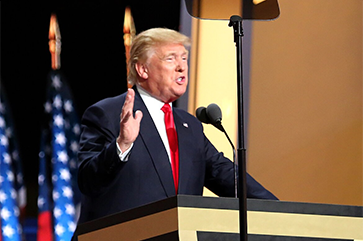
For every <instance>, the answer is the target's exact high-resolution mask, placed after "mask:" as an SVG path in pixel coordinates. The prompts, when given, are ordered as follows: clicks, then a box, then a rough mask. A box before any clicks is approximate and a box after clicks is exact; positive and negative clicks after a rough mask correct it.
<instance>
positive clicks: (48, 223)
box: [37, 211, 53, 241]
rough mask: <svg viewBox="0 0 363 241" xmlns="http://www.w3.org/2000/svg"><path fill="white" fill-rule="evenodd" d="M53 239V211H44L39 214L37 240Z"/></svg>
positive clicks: (48, 240)
mask: <svg viewBox="0 0 363 241" xmlns="http://www.w3.org/2000/svg"><path fill="white" fill-rule="evenodd" d="M51 240H53V228H52V213H51V212H50V211H46V212H42V213H40V214H39V215H38V233H37V241H51Z"/></svg>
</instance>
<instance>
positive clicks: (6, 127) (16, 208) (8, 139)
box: [0, 83, 26, 241]
mask: <svg viewBox="0 0 363 241" xmlns="http://www.w3.org/2000/svg"><path fill="white" fill-rule="evenodd" d="M25 208H26V188H25V185H24V182H23V172H22V163H21V160H20V156H19V147H18V142H17V140H16V133H15V128H14V126H13V121H12V114H11V112H10V107H9V104H8V101H7V97H6V93H5V90H4V87H3V86H2V85H1V83H0V216H1V218H0V220H1V222H0V223H1V235H0V240H4V241H7V240H11V241H17V240H22V238H21V237H22V225H21V222H20V221H21V220H22V218H23V217H24V213H25Z"/></svg>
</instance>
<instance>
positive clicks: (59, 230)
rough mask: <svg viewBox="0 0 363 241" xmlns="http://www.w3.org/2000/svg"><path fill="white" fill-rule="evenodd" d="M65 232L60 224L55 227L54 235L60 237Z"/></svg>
mask: <svg viewBox="0 0 363 241" xmlns="http://www.w3.org/2000/svg"><path fill="white" fill-rule="evenodd" d="M64 232H65V229H64V227H63V226H62V225H60V224H57V225H56V226H55V233H56V234H57V235H58V236H61V235H62V234H63V233H64Z"/></svg>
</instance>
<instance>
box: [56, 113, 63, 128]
mask: <svg viewBox="0 0 363 241" xmlns="http://www.w3.org/2000/svg"><path fill="white" fill-rule="evenodd" d="M53 123H54V125H55V126H57V127H62V126H63V125H64V119H63V116H62V115H60V114H59V115H56V116H54V119H53Z"/></svg>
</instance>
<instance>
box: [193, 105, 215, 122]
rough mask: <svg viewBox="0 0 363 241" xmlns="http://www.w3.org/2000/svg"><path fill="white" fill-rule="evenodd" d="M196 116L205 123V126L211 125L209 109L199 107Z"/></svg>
mask: <svg viewBox="0 0 363 241" xmlns="http://www.w3.org/2000/svg"><path fill="white" fill-rule="evenodd" d="M195 115H196V116H197V118H198V120H199V121H201V122H203V123H205V124H210V123H211V122H210V119H209V117H208V116H207V108H205V107H204V106H201V107H199V108H198V109H197V110H196V111H195Z"/></svg>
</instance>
